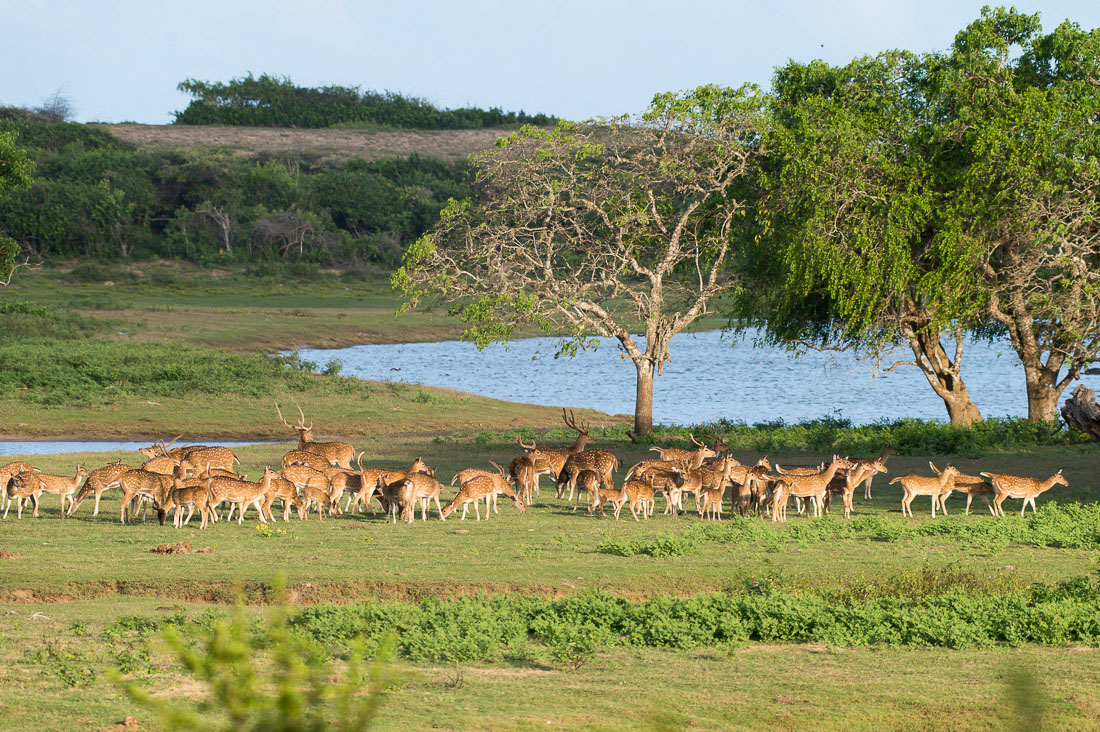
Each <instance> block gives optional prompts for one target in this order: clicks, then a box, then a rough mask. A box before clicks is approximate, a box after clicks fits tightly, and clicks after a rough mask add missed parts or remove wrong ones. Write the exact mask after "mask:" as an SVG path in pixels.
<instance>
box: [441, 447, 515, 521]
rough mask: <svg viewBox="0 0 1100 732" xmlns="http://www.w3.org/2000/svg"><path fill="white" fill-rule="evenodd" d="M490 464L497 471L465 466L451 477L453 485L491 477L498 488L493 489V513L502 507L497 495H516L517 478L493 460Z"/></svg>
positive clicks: (498, 511) (511, 496) (510, 496)
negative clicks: (499, 505)
mask: <svg viewBox="0 0 1100 732" xmlns="http://www.w3.org/2000/svg"><path fill="white" fill-rule="evenodd" d="M489 464H490V465H492V466H493V467H494V468H496V471H495V472H494V471H492V470H485V469H483V468H464V469H462V470H460V471H458V472H457V473H455V474H454V476H453V477H452V478H451V485H452V486H453V485H454V484H455V483H456V482H457V483H458V485H459V486H462V485H465V484H466V483H468V482H469V481H471V480H473V479H474V478H477V477H479V476H485V477H487V478H489V479H490V480H492V481H493V482H494V484H495V485H496V488H495V489H494V490H493V513H500V509H499V508H498V507H497V497H498V496H500V495H505V496H508V497H509V498H513V497H514V496H515V491H514V490H513V488H515V485H516V480H515V478H514V477H513V476H511V475H509V474H508V472H507V471H505V470H504V468H502V467H501V466H500V465H498V464H497V463H495V462H493V461H492V460H490V461H489ZM526 510H527V507H526V506H524V511H525V512H526Z"/></svg>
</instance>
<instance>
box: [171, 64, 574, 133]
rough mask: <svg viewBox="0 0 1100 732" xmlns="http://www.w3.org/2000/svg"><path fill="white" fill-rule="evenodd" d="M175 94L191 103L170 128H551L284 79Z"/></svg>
mask: <svg viewBox="0 0 1100 732" xmlns="http://www.w3.org/2000/svg"><path fill="white" fill-rule="evenodd" d="M178 88H179V90H180V91H182V92H186V93H188V94H190V95H191V96H192V97H193V100H192V101H191V103H190V104H188V105H187V109H185V110H183V111H182V112H176V124H184V125H246V126H251V127H262V126H269V127H333V126H336V125H354V124H362V125H385V126H388V127H398V128H407V129H419V130H467V129H477V128H481V127H500V126H502V125H515V124H533V125H547V124H551V123H553V122H554V121H555V120H554V118H553V117H549V116H547V115H545V114H534V115H531V114H527V113H525V112H522V111H520V112H504V111H502V110H500V109H498V108H496V107H494V108H492V109H488V110H486V109H478V108H476V107H467V108H463V109H439V108H438V107H436V106H435V105H433V104H432V103H431V102H428V101H426V100H424V99H417V98H416V97H408V96H405V95H403V94H399V93H397V92H390V91H386V92H377V91H360V89H359V88H358V87H347V86H324V87H312V88H311V87H301V86H296V85H295V84H294V83H293V82H292V81H291V80H290V79H289V78H286V77H278V76H271V75H269V74H261V75H260V76H259V77H258V78H256V77H253V76H252V74H249V75H248V76H244V77H241V78H239V79H232V80H230V81H229V82H226V83H221V82H207V81H199V80H197V79H187V80H186V81H183V82H182V83H180V85H179V87H178Z"/></svg>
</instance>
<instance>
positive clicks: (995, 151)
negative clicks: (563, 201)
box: [742, 8, 1100, 423]
mask: <svg viewBox="0 0 1100 732" xmlns="http://www.w3.org/2000/svg"><path fill="white" fill-rule="evenodd" d="M1098 70H1100V31H1096V30H1094V31H1091V32H1084V31H1081V30H1080V29H1079V28H1078V27H1077V26H1076V25H1074V24H1072V23H1069V22H1067V23H1064V24H1062V25H1061V26H1059V27H1058V29H1057V30H1055V31H1054V32H1053V33H1051V34H1049V35H1042V34H1041V28H1040V26H1039V20H1038V16H1037V15H1035V16H1029V15H1023V14H1020V13H1017V12H1016V11H1015V10H1004V9H995V10H994V9H989V8H984V9H983V11H982V15H981V17H980V18H979V19H978V20H977V21H975V22H974V23H972V24H971V25H969V26H968V27H967V28H965V29H964V30H963V31H961V32H960V33H959V34H958V36H957V37H956V39H955V42H954V44H953V45H952V47H951V48H950V50H949V51H947V52H945V53H939V54H922V55H917V54H912V53H908V52H904V51H892V52H887V53H882V54H879V55H877V56H874V57H864V58H860V59H857V60H855V61H853V62H851V63H850V64H847V65H845V66H841V67H831V66H829V65H827V64H825V63H824V62H820V61H815V62H812V63H809V64H798V63H791V64H789V65H788V66H786V67H784V68H782V69H780V70H779V71H778V72H777V74H776V79H775V99H774V104H775V107H774V111H775V118H776V124H775V133H774V136H773V139H772V140H771V142H770V147H771V149H772V150H773V151H774V154H773V156H772V158H771V160H770V168H769V173H768V175H767V176H766V182H767V183H766V188H767V195H766V197H765V199H764V202H763V204H762V206H761V214H762V215H761V217H760V218H761V220H762V221H763V227H762V234H761V237H760V241H761V243H762V246H761V247H759V248H757V250H756V252H755V257H754V258H753V259H752V260H750V261H753V262H755V267H754V269H755V271H756V272H757V273H758V275H760V277H761V280H762V281H763V282H764V283H765V286H764V287H763V288H762V290H763V293H764V295H763V296H762V297H758V298H755V299H753V300H748V301H746V302H743V303H742V306H743V309H745V310H751V307H746V306H756V307H757V308H758V309H757V314H756V316H755V317H756V319H757V320H758V321H762V322H765V323H766V324H767V326H768V328H769V332H770V334H771V336H772V337H773V338H775V339H777V340H785V341H788V342H803V343H807V344H809V345H812V346H816V347H822V346H824V347H857V348H862V349H865V350H867V351H869V352H870V353H873V354H881V353H882V352H883V351H884V350H885V349H887V348H888V347H890V346H891V345H893V344H896V343H903V344H906V345H907V346H908V347H909V348H910V350H911V351H912V353H913V356H914V359H913V360H912V361H909V362H908V363H915V364H916V365H918V366H919V367H920V368H921V370H922V371H923V372H924V374H925V376H926V378H927V379H928V382H929V384H930V385H931V386H932V388H933V389H934V390H935V391H936V393H937V394H938V395H939V396H940V397H941V398H942V399H943V400H944V403H945V405H946V406H947V410H948V414H949V415H950V417H951V420H952V422H957V423H969V422H973V421H975V420H978V419H980V414H979V412H978V410H977V408H976V406H975V405H974V403H973V401H972V400H971V399H970V396H969V393H968V391H967V389H966V385H965V383H964V382H963V379H962V374H961V368H962V363H961V358H962V355H963V348H962V346H963V336H964V333H965V332H966V331H967V330H976V331H978V332H982V333H986V334H992V335H996V334H998V333H1007V335H1008V336H1009V338H1010V340H1011V342H1012V345H1013V348H1014V349H1015V351H1016V353H1017V355H1018V356H1019V358H1020V361H1021V362H1022V364H1023V366H1024V372H1025V376H1026V383H1027V392H1028V413H1029V417H1030V418H1031V419H1033V420H1049V419H1051V418H1052V417H1053V416H1054V414H1055V406H1056V404H1057V400H1058V398H1059V395H1060V394H1061V392H1062V390H1063V389H1064V388H1065V386H1066V385H1067V384H1068V383H1069V382H1070V381H1072V380H1073V379H1075V378H1077V376H1079V375H1080V373H1081V371H1082V370H1083V369H1084V368H1085V367H1086V366H1087V365H1088V364H1089V363H1090V362H1091V361H1093V360H1094V359H1095V358H1096V355H1097V349H1098V348H1100V200H1098V197H1097V191H1098V190H1100V185H1098V184H1100V154H1098V153H1100V124H1098V122H1100V118H1098V110H1100V81H1098V79H1100V71H1098ZM751 315H752V313H750V316H751ZM947 337H951V338H953V339H954V341H955V344H954V349H951V350H953V355H952V354H951V353H949V350H948V349H947V348H945V347H944V345H943V341H944V339H945V338H947ZM901 363H906V362H904V361H903V362H901Z"/></svg>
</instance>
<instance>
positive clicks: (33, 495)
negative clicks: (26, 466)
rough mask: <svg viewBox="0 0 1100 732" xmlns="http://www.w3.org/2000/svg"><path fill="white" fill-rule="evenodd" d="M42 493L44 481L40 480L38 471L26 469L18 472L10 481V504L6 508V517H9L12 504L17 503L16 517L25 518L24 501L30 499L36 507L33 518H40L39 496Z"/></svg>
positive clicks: (8, 494) (8, 495) (8, 491)
mask: <svg viewBox="0 0 1100 732" xmlns="http://www.w3.org/2000/svg"><path fill="white" fill-rule="evenodd" d="M41 493H42V483H41V482H39V480H38V473H33V472H30V471H24V472H22V473H16V474H15V475H13V476H12V478H11V480H10V481H9V482H8V490H7V497H8V504H7V506H6V507H5V508H4V518H7V517H8V511H9V510H10V509H11V504H12V503H15V517H16V518H17V519H21V518H23V503H24V501H28V500H29V501H30V502H31V505H32V506H33V507H34V513H32V514H31V518H38V497H39V495H40V494H41Z"/></svg>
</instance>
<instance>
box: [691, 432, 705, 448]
mask: <svg viewBox="0 0 1100 732" xmlns="http://www.w3.org/2000/svg"><path fill="white" fill-rule="evenodd" d="M688 437H690V438H691V441H692V442H694V443H695V444H696V445H698V446H699V447H706V445H704V444H703V443H701V442H699V440H697V439H695V435H693V434H691V433H690V432H688Z"/></svg>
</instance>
